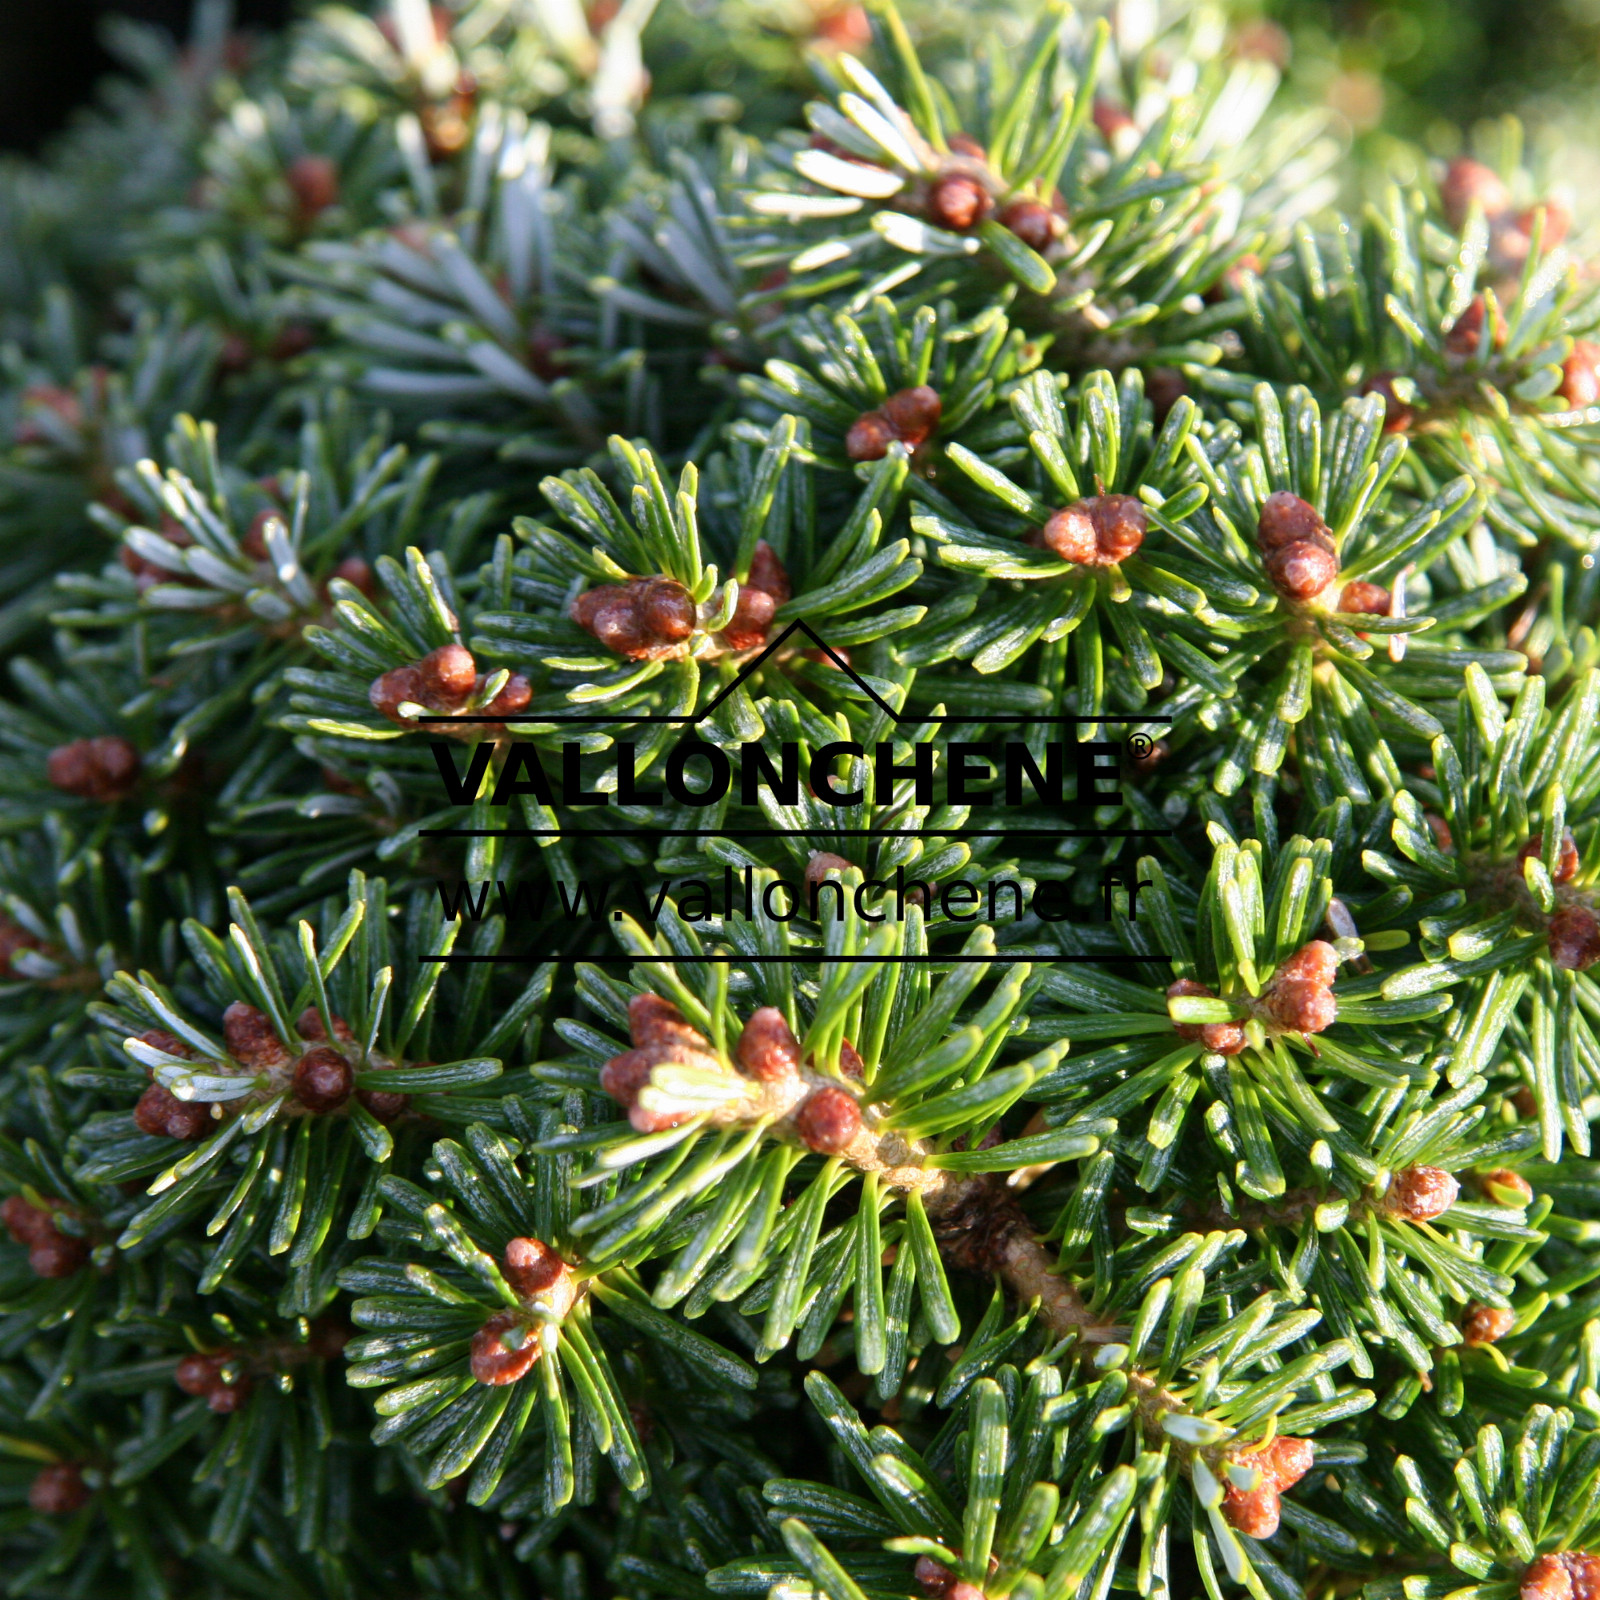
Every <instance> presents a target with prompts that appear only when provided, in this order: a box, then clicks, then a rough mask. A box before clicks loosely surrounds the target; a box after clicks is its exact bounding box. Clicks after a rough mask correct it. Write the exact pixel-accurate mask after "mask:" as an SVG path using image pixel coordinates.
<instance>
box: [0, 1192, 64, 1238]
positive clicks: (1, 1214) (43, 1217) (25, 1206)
mask: <svg viewBox="0 0 1600 1600" xmlns="http://www.w3.org/2000/svg"><path fill="white" fill-rule="evenodd" d="M0 1224H3V1225H4V1227H5V1230H6V1232H7V1233H9V1234H10V1235H11V1237H12V1238H13V1239H15V1240H16V1242H17V1243H18V1244H40V1243H42V1242H43V1241H44V1240H46V1239H49V1238H52V1237H53V1236H54V1234H55V1231H56V1226H55V1223H54V1222H53V1221H52V1220H51V1216H50V1210H49V1208H48V1207H47V1206H36V1205H31V1204H29V1202H28V1201H26V1200H24V1199H23V1198H22V1196H21V1195H20V1194H10V1195H7V1196H6V1198H5V1200H4V1201H0Z"/></svg>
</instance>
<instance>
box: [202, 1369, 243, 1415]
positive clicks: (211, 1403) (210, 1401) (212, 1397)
mask: <svg viewBox="0 0 1600 1600" xmlns="http://www.w3.org/2000/svg"><path fill="white" fill-rule="evenodd" d="M253 1387H254V1385H253V1384H252V1383H251V1381H250V1379H249V1377H248V1375H247V1374H245V1373H243V1372H241V1373H238V1374H237V1375H236V1376H235V1377H234V1378H233V1379H232V1380H231V1381H230V1380H229V1379H228V1378H227V1377H226V1376H224V1375H223V1374H222V1373H221V1372H219V1373H218V1374H217V1381H216V1382H215V1383H214V1384H213V1385H212V1386H211V1391H210V1393H208V1394H207V1395H206V1409H207V1410H209V1411H215V1412H216V1413H217V1415H218V1416H220V1417H226V1416H231V1415H232V1414H233V1413H234V1412H235V1411H237V1410H238V1409H239V1408H240V1407H241V1406H242V1405H243V1404H244V1403H245V1401H246V1400H248V1399H249V1398H250V1391H251V1389H252V1388H253Z"/></svg>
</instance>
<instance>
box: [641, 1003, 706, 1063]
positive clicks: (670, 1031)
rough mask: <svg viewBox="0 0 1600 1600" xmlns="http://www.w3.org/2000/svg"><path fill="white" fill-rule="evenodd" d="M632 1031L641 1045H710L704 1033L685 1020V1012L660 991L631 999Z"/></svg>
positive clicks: (698, 1046)
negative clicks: (707, 1043)
mask: <svg viewBox="0 0 1600 1600" xmlns="http://www.w3.org/2000/svg"><path fill="white" fill-rule="evenodd" d="M628 1034H629V1037H630V1038H632V1040H633V1042H634V1043H635V1044H637V1045H647V1044H685V1045H688V1046H689V1047H690V1048H691V1049H694V1050H704V1049H705V1048H706V1037H705V1035H704V1034H703V1033H700V1032H698V1031H697V1030H696V1029H694V1028H691V1027H690V1026H689V1024H688V1023H687V1022H685V1021H684V1020H683V1013H682V1012H681V1011H680V1010H679V1009H678V1008H677V1007H676V1006H675V1005H673V1003H672V1002H671V1001H670V1000H663V999H662V998H661V996H660V995H658V994H636V995H635V996H634V997H633V999H631V1000H630V1001H629V1002H628Z"/></svg>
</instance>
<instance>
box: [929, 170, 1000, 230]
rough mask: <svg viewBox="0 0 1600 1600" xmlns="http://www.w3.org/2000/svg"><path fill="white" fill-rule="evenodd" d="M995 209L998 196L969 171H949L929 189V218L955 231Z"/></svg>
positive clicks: (969, 226)
mask: <svg viewBox="0 0 1600 1600" xmlns="http://www.w3.org/2000/svg"><path fill="white" fill-rule="evenodd" d="M993 210H994V196H993V195H991V194H990V193H989V191H988V190H987V189H985V188H984V186H983V185H982V184H981V183H979V182H978V180H977V179H976V178H974V177H972V176H971V175H970V174H968V173H965V172H947V173H946V174H945V175H944V176H943V177H942V178H939V179H938V180H936V181H935V183H934V185H933V187H932V188H931V189H929V191H928V204H927V218H928V221H929V222H931V223H933V224H934V225H935V226H936V227H940V228H948V229H950V231H951V232H952V233H966V232H967V231H968V230H969V229H972V228H975V227H977V225H978V224H979V223H980V222H982V221H983V219H984V218H985V217H986V216H988V215H989V213H990V212H991V211H993Z"/></svg>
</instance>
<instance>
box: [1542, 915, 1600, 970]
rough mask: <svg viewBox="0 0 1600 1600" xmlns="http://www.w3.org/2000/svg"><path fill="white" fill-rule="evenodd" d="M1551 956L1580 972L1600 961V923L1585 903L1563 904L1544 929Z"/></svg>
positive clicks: (1561, 963)
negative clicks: (1577, 904) (1548, 941)
mask: <svg viewBox="0 0 1600 1600" xmlns="http://www.w3.org/2000/svg"><path fill="white" fill-rule="evenodd" d="M1547 932H1548V935H1549V939H1550V959H1551V960H1552V961H1553V962H1554V963H1555V964H1556V965H1557V966H1558V967H1561V968H1562V969H1563V970H1565V971H1567V972H1583V971H1585V970H1586V969H1587V968H1589V967H1592V966H1593V965H1594V964H1595V962H1597V961H1600V923H1597V922H1596V921H1595V915H1594V912H1592V911H1591V910H1590V909H1589V908H1588V907H1587V906H1563V907H1562V908H1561V910H1559V911H1558V912H1556V914H1555V915H1554V916H1553V917H1551V919H1550V926H1549V928H1548V929H1547Z"/></svg>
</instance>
